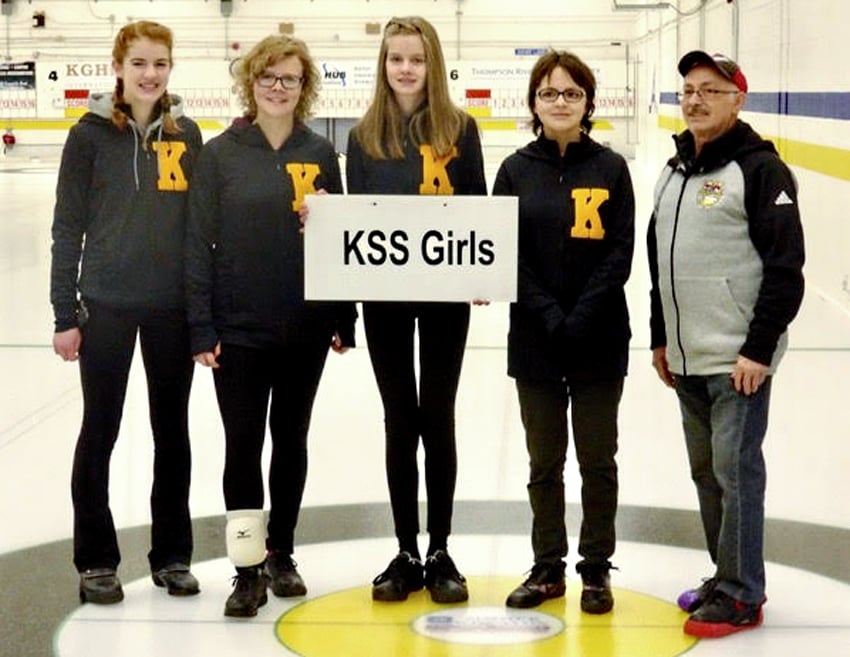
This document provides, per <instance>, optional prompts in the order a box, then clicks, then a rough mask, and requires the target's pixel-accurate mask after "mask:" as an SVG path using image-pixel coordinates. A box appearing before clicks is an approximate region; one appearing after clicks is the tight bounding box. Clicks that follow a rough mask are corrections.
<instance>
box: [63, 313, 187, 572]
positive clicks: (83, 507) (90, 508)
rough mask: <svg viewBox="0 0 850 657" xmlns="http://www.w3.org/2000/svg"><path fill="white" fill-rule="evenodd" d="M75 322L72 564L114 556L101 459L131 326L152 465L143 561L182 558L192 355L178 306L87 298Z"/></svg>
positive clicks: (120, 398) (117, 416) (120, 402)
mask: <svg viewBox="0 0 850 657" xmlns="http://www.w3.org/2000/svg"><path fill="white" fill-rule="evenodd" d="M88 307H89V315H90V316H89V320H88V323H87V324H86V326H85V327H84V328H83V329H82V335H83V341H82V345H81V347H80V379H81V380H82V386H83V425H82V428H81V429H80V435H79V438H78V440H77V447H76V450H75V452H74V468H73V473H72V477H71V494H72V499H73V503H74V564H75V565H76V567H77V570H79V571H83V570H86V569H88V568H116V567H117V566H118V563H119V562H120V560H121V557H120V554H119V551H118V543H117V541H116V536H115V525H114V523H113V519H112V513H111V512H110V510H109V461H110V457H111V455H112V450H113V447H114V446H115V441H116V439H117V438H118V431H119V427H120V424H121V415H122V411H123V407H124V398H125V395H126V392H127V378H128V376H129V373H130V363H131V361H132V359H133V351H134V349H135V346H136V334H137V333H138V335H139V343H140V347H141V352H142V359H143V361H144V365H145V375H146V377H147V383H148V402H149V406H150V422H151V428H152V429H153V444H154V465H153V488H152V490H151V501H150V504H151V550H150V553H149V554H148V559H149V561H150V565H151V568H152V569H153V570H157V569H159V568H162V567H164V566H167V565H169V564H171V563H174V562H182V563H189V561H190V559H191V556H192V525H191V520H190V516H189V479H190V472H191V455H190V446H189V428H188V426H189V421H188V403H189V391H190V389H191V386H192V373H193V371H194V363H192V357H191V354H190V353H189V331H188V327H187V325H186V320H185V313H184V311H183V310H173V311H153V310H125V309H117V308H111V307H107V306H102V305H100V304H92V303H89V304H88Z"/></svg>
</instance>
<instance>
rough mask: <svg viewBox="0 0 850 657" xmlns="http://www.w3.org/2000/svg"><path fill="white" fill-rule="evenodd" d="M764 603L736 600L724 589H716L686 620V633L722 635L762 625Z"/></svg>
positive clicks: (711, 635)
mask: <svg viewBox="0 0 850 657" xmlns="http://www.w3.org/2000/svg"><path fill="white" fill-rule="evenodd" d="M761 608H762V605H761V604H757V605H751V604H746V603H745V602H741V601H740V600H735V599H734V598H732V597H730V596H728V595H726V594H725V593H723V591H718V590H716V589H715V590H714V591H713V592H712V593H711V596H710V597H709V599H708V600H706V601H705V602H704V603H703V604H702V605H700V607H699V609H697V610H696V611H695V612H694V613H692V614H691V616H690V618H688V620H687V621H685V628H684V629H685V634H690V635H691V636H696V637H699V638H701V639H719V638H720V637H724V636H728V635H730V634H734V633H735V632H741V631H742V630H751V629H754V628H756V627H758V626H759V625H761V623H762V620H763V618H764V616H763V614H762V610H761Z"/></svg>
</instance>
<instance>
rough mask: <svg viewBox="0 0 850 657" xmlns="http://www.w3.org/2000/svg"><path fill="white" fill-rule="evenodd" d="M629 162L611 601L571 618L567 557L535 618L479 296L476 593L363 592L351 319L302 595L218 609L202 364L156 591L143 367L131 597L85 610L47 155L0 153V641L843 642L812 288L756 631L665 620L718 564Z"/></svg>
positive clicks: (219, 518)
mask: <svg viewBox="0 0 850 657" xmlns="http://www.w3.org/2000/svg"><path fill="white" fill-rule="evenodd" d="M489 164H491V166H492V163H489ZM631 165H632V175H633V179H634V181H635V187H636V195H637V201H638V205H637V208H638V239H637V242H638V245H639V246H638V248H637V250H636V253H635V263H634V274H633V277H632V280H631V281H630V283H629V288H628V293H629V300H630V305H631V312H632V321H633V332H634V335H635V337H634V339H633V342H632V352H631V365H630V373H629V377H628V379H627V381H626V387H625V392H624V398H623V402H622V407H621V416H620V451H619V457H618V459H619V466H620V502H621V509H620V513H619V517H618V533H619V539H620V543H619V546H618V551H617V554H616V555H615V557H614V563H615V565H616V566H617V567H618V568H619V570H618V571H615V572H614V573H613V578H612V579H613V585H614V587H615V596H616V599H617V606H616V607H615V610H614V612H613V613H612V614H611V615H609V616H606V617H603V618H594V617H587V616H584V615H582V614H581V613H580V612H579V611H578V593H579V591H580V580H579V579H578V577H577V576H576V575H575V574H574V572H573V570H572V567H571V568H570V571H569V574H570V579H569V581H568V594H567V597H566V599H565V600H561V601H551V602H550V603H547V604H546V605H544V606H543V607H541V608H539V609H538V610H535V612H534V613H530V612H529V613H526V612H520V613H518V614H514V613H508V611H507V610H506V609H505V608H504V605H503V602H504V598H505V596H506V595H507V593H508V592H509V591H510V589H511V588H513V586H515V585H516V584H518V583H519V582H520V581H521V580H522V579H523V577H524V573H525V571H527V570H528V569H529V568H530V566H531V549H530V545H529V540H528V532H529V528H530V513H529V511H528V508H527V502H526V497H525V483H526V474H527V472H526V469H527V456H526V453H525V446H524V442H523V436H522V428H521V425H520V421H519V413H518V408H517V403H516V394H515V391H514V388H513V383H512V381H511V380H510V379H508V378H507V376H506V375H505V360H506V358H505V347H504V342H505V335H506V329H507V307H506V306H505V305H503V304H493V305H491V306H489V307H486V308H474V309H473V320H472V327H471V332H470V338H469V346H468V350H467V354H466V358H465V361H464V369H463V374H462V379H461V385H460V391H459V398H458V403H457V415H458V420H457V434H458V450H459V481H458V487H457V496H456V497H457V504H456V513H455V518H454V524H453V526H454V536H453V538H452V539H451V540H450V544H449V546H450V550H451V552H452V554H453V556H454V557H455V560H456V561H457V563H458V566H459V567H460V569H461V571H462V572H464V573H465V574H466V575H467V576H468V577H469V579H470V591H471V600H470V602H469V603H468V604H467V605H460V606H454V607H439V608H437V607H435V606H433V605H432V604H431V603H430V601H429V599H428V598H427V597H426V596H425V595H424V594H422V595H414V596H412V597H411V599H410V600H408V601H407V602H405V603H401V604H397V605H378V604H373V603H372V601H371V598H370V597H369V584H370V581H371V579H372V577H374V576H375V575H376V574H377V573H378V572H379V571H380V570H382V569H383V568H384V567H385V565H386V563H387V562H388V561H389V559H390V558H391V557H392V556H393V554H394V553H395V546H394V541H393V540H392V539H391V538H390V537H391V535H392V528H391V523H390V516H389V510H388V506H387V492H386V484H385V479H384V471H383V462H384V459H383V435H382V414H381V409H380V402H379V399H378V395H377V390H376V388H375V384H374V379H373V376H372V372H371V369H370V366H369V361H368V355H367V353H366V349H365V346H364V341H365V338H364V336H363V332H362V330H361V329H362V327H361V326H358V335H357V339H358V341H359V346H358V348H356V349H354V350H352V351H351V352H350V353H348V354H346V355H344V356H338V355H335V354H331V355H330V356H329V358H328V364H327V366H326V369H325V374H324V378H323V380H322V384H321V387H320V389H319V395H318V398H317V401H316V405H315V410H314V419H313V424H312V429H311V437H310V472H309V475H308V482H307V490H306V492H305V499H304V509H303V513H302V517H301V522H300V524H299V530H298V537H297V548H296V554H295V559H296V560H297V561H298V563H299V569H300V570H301V572H302V573H303V575H304V578H305V580H306V582H307V585H308V588H309V593H308V596H307V597H306V598H303V599H295V600H290V601H284V600H279V599H275V598H273V596H271V595H270V600H269V603H268V604H267V605H266V606H265V607H263V609H262V610H261V612H260V614H259V615H258V616H257V617H256V618H254V619H250V620H234V619H226V618H225V617H224V616H223V615H222V610H223V606H224V601H225V599H226V597H227V595H228V594H229V592H230V586H231V584H230V577H231V575H232V572H231V567H230V565H229V563H228V562H227V559H226V558H225V550H224V540H223V527H224V521H223V515H222V514H223V500H222V494H221V483H220V482H221V470H222V461H223V451H224V450H223V437H222V430H221V423H220V420H219V416H218V411H217V407H216V404H215V398H214V394H213V388H212V380H211V375H210V373H209V371H205V370H201V369H200V368H199V369H198V370H196V373H195V382H194V388H193V393H192V401H191V434H192V444H193V461H194V469H193V485H192V496H191V507H192V513H193V517H194V519H195V534H196V536H195V538H196V554H195V566H194V571H195V572H196V574H197V575H198V577H199V579H200V580H201V587H202V592H201V594H200V595H199V596H197V597H195V598H190V599H174V598H169V597H168V596H167V595H165V594H164V592H163V591H162V590H161V589H155V588H154V587H153V585H152V584H151V582H150V578H149V574H148V572H147V564H146V552H147V532H148V522H149V518H148V496H149V490H150V473H151V459H152V454H151V451H152V450H151V447H152V443H151V439H150V432H149V427H148V420H147V403H146V394H145V390H144V378H143V374H142V369H141V363H140V362H135V363H134V365H133V370H132V373H131V379H130V388H129V390H128V395H127V404H126V406H125V412H124V419H123V425H122V432H121V436H120V437H119V441H118V446H117V448H116V451H115V453H114V456H113V461H112V474H111V482H112V483H111V505H112V511H113V514H114V516H115V519H116V522H117V524H118V525H119V527H120V528H121V533H120V543H121V547H122V554H123V562H122V564H121V567H120V570H119V574H120V576H121V578H122V580H123V582H124V585H125V593H126V598H125V600H124V602H123V603H121V604H118V605H114V606H110V607H97V606H94V605H83V606H81V605H80V604H79V600H78V598H77V588H76V587H77V575H76V572H75V571H74V567H73V564H72V562H71V542H70V537H71V531H72V530H71V528H72V517H71V502H70V483H69V482H70V468H71V459H72V454H73V449H74V441H75V438H76V435H77V432H78V430H79V423H80V414H81V395H80V388H79V380H78V370H77V367H76V365H72V364H66V363H63V362H61V361H60V360H59V359H58V358H57V357H56V356H54V354H53V353H52V348H51V347H50V340H51V334H52V317H51V311H50V307H49V303H48V272H49V264H50V223H51V219H52V208H53V200H54V197H53V194H54V186H55V182H56V167H57V162H56V159H55V158H45V159H40V160H33V159H30V158H25V157H12V158H5V159H0V198H2V208H3V209H2V214H1V215H0V216H2V218H0V527H2V529H0V583H1V585H2V594H0V600H2V602H0V656H2V657H29V656H39V657H40V656H46V655H51V654H53V655H57V656H61V657H99V656H101V655H103V656H107V655H109V656H113V655H120V656H121V657H136V656H142V655H144V656H149V655H157V657H168V656H171V655H175V656H176V655H180V656H182V657H185V656H186V655H209V656H219V655H222V656H223V655H231V654H232V655H236V654H239V655H251V656H252V657H261V656H262V657H265V656H266V655H268V656H272V655H281V656H283V657H285V656H287V655H300V656H303V657H367V656H368V657H384V656H398V657H454V656H458V657H467V656H469V657H471V656H476V657H478V656H486V657H500V656H505V657H508V656H512V655H523V656H524V657H525V656H535V657H549V656H553V657H554V656H555V655H558V656H563V655H572V656H591V655H592V656H593V657H632V656H634V657H637V656H641V657H668V656H671V655H679V654H683V653H685V652H688V654H689V655H694V656H697V655H698V656H700V657H711V656H713V655H716V656H719V655H724V656H725V657H728V656H731V655H734V656H737V655H741V656H744V655H746V656H747V657H750V656H753V657H755V656H758V655H764V656H769V657H792V656H793V657H798V656H799V655H817V656H819V657H833V656H834V657H844V656H845V655H848V654H850V511H848V504H849V503H848V500H850V484H848V480H847V472H848V471H850V443H848V438H850V318H848V316H847V315H846V314H843V313H842V312H840V311H838V310H836V309H835V308H834V307H833V306H830V305H829V304H828V303H827V302H826V301H825V300H823V299H822V298H820V297H819V295H818V294H817V287H816V285H811V284H810V285H809V287H808V289H807V296H806V300H805V302H804V306H803V310H802V312H801V315H800V317H799V318H798V319H797V320H796V321H795V323H794V324H793V325H792V328H791V349H790V351H789V353H788V354H787V356H786V359H785V361H784V362H783V364H782V366H781V368H780V371H779V374H778V375H777V376H776V378H775V381H774V387H773V399H772V404H771V423H770V428H769V431H768V437H767V441H766V445H765V455H766V459H767V464H768V494H767V509H766V510H767V516H768V521H767V528H766V529H767V537H766V551H767V557H768V560H769V564H768V593H767V594H768V603H767V605H766V606H765V622H764V626H763V627H762V628H760V629H758V630H755V631H752V632H745V633H740V634H737V635H735V636H732V637H729V638H726V639H721V640H715V641H708V640H703V641H701V642H698V643H694V642H693V641H692V640H691V639H689V638H688V637H686V636H685V635H684V634H683V633H682V632H681V625H682V622H683V621H684V618H685V616H684V614H683V613H682V612H679V611H678V609H677V608H676V607H675V598H676V596H677V594H678V593H679V591H680V590H681V589H683V588H687V587H690V586H692V585H694V584H696V583H698V582H699V578H700V577H702V576H705V575H708V574H710V570H711V568H710V563H709V561H708V557H707V555H706V554H705V552H704V550H703V549H702V545H703V543H702V535H701V530H700V526H699V522H698V518H697V515H696V512H695V510H696V495H695V493H694V490H693V486H692V484H691V482H690V480H689V478H688V473H687V465H686V459H685V452H684V446H683V440H682V436H681V428H680V425H679V417H678V410H677V405H676V401H675V397H674V394H673V393H672V392H671V391H669V390H668V389H666V388H664V387H663V386H662V385H661V383H660V382H659V381H658V380H657V379H656V376H655V374H654V372H653V370H652V368H651V366H650V354H649V351H648V349H647V345H648V330H647V312H648V311H647V308H646V306H647V299H648V292H647V286H648V280H647V279H648V276H647V274H646V258H645V254H644V252H643V250H642V248H641V246H640V245H642V242H643V231H644V230H645V226H646V220H647V219H648V216H649V194H650V190H651V188H652V187H651V184H652V181H653V180H654V177H655V174H656V173H657V171H658V166H657V163H647V162H641V161H640V160H636V161H634V162H632V163H631ZM804 224H805V217H804ZM566 477H567V487H568V502H570V503H571V504H570V507H569V513H568V522H569V529H570V537H571V540H572V541H573V543H575V540H576V536H577V530H578V522H579V514H578V510H577V508H576V503H577V502H578V499H579V496H578V491H579V477H578V473H577V470H576V467H575V460H574V458H573V456H572V453H571V454H570V457H569V460H568V466H567V473H566ZM423 543H424V539H423ZM572 558H573V557H572V555H571V557H570V559H571V561H570V565H571V566H572V564H573V563H574V562H573V561H572Z"/></svg>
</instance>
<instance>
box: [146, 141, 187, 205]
mask: <svg viewBox="0 0 850 657" xmlns="http://www.w3.org/2000/svg"><path fill="white" fill-rule="evenodd" d="M151 148H153V150H154V151H155V152H156V156H157V158H158V159H159V180H157V183H156V188H157V189H158V190H159V191H161V192H185V191H186V190H187V189H189V183H188V181H187V180H186V176H185V174H184V173H183V167H181V166H180V158H181V157H182V156H183V153H185V152H186V143H185V142H182V141H155V142H153V143H152V144H151Z"/></svg>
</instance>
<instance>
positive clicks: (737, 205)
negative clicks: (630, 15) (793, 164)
mask: <svg viewBox="0 0 850 657" xmlns="http://www.w3.org/2000/svg"><path fill="white" fill-rule="evenodd" d="M679 72H680V73H681V75H682V76H683V78H684V84H683V88H682V91H681V92H680V94H679V97H680V100H681V107H682V114H683V116H684V119H685V123H686V124H687V127H688V129H687V130H686V131H684V132H683V133H682V134H680V135H677V136H676V137H675V142H676V151H677V152H676V155H675V156H674V157H673V158H672V159H670V161H669V162H668V163H667V165H666V167H665V169H664V171H663V172H662V174H661V176H660V178H659V181H658V184H657V186H656V190H655V210H654V212H653V215H652V218H651V221H650V226H649V232H648V236H647V244H648V249H649V261H650V273H651V277H652V291H651V303H652V312H651V320H650V322H651V331H652V343H651V346H652V362H653V366H654V367H655V369H656V371H657V373H658V376H659V377H660V378H661V380H662V381H663V382H664V383H665V384H666V385H668V386H670V387H672V388H674V389H675V390H676V394H677V396H678V398H679V405H680V409H681V414H682V425H683V427H684V433H685V441H686V445H687V450H688V458H689V461H690V469H691V477H692V479H693V481H694V483H695V484H696V489H697V496H698V499H699V506H700V514H701V517H702V523H703V528H704V531H705V536H706V541H707V544H708V551H709V554H710V556H711V559H712V561H713V562H714V564H715V566H716V571H715V573H714V575H713V576H712V577H710V578H708V579H706V580H704V582H703V584H702V585H701V586H700V587H698V588H696V589H692V590H688V591H685V592H684V593H683V594H682V596H680V598H679V605H680V606H681V607H682V608H683V609H684V610H686V611H688V612H690V614H691V615H690V617H689V618H688V620H687V621H686V623H685V627H684V629H685V632H687V633H688V634H691V635H693V636H698V637H705V638H709V637H721V636H726V635H728V634H731V633H733V632H737V631H740V630H743V629H748V628H753V627H757V626H758V625H760V624H761V622H762V604H763V603H764V601H765V600H766V598H765V577H764V556H763V535H764V490H765V464H764V457H763V454H762V442H763V440H764V435H765V432H766V430H767V416H768V406H769V399H770V384H771V378H772V375H773V373H774V372H775V371H776V367H777V365H778V364H779V361H780V359H781V358H782V355H783V353H784V352H785V348H786V345H787V335H786V329H787V327H788V324H789V323H790V322H791V320H792V319H793V318H794V316H795V315H796V314H797V311H798V309H799V307H800V303H801V301H802V298H803V274H802V268H803V261H804V249H803V231H802V226H801V223H800V215H799V209H798V206H797V190H796V186H795V183H794V179H793V177H792V174H791V172H790V171H789V169H788V167H787V166H785V164H784V163H783V162H782V161H781V160H780V158H779V156H778V154H777V152H776V149H775V148H774V147H773V144H772V143H770V142H769V141H766V140H764V139H762V138H761V137H760V136H759V135H758V134H756V132H755V131H754V130H753V129H752V128H751V127H750V126H749V125H747V124H746V123H744V122H743V121H741V120H740V119H739V118H738V113H739V112H740V111H741V109H742V108H743V106H744V102H745V100H746V92H747V80H746V78H745V77H744V74H743V73H742V72H741V70H740V68H739V67H738V65H737V64H736V63H735V62H733V61H732V60H731V59H729V58H728V57H725V56H724V55H709V54H708V53H706V52H703V51H698V50H697V51H692V52H689V53H688V54H686V55H685V56H684V57H682V59H681V60H680V62H679Z"/></svg>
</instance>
